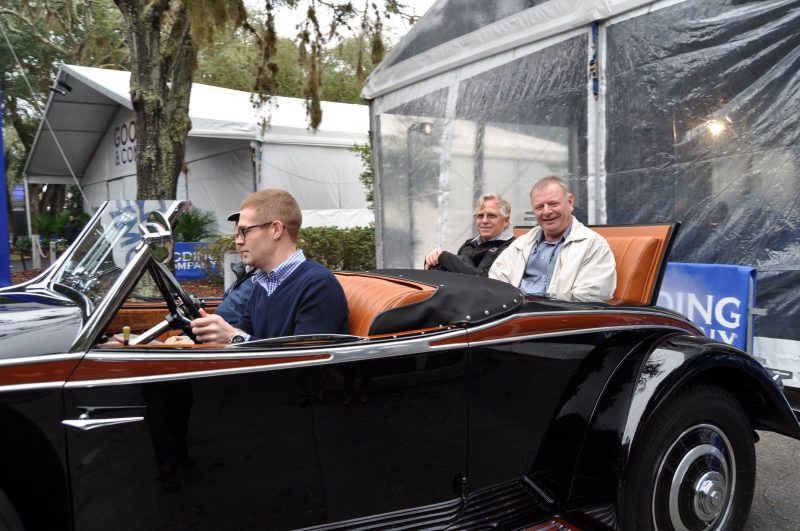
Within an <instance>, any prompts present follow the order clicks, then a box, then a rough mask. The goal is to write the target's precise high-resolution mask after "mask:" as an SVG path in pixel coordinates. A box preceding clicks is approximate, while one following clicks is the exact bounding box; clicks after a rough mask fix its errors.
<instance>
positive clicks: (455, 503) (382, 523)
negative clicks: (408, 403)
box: [302, 479, 570, 531]
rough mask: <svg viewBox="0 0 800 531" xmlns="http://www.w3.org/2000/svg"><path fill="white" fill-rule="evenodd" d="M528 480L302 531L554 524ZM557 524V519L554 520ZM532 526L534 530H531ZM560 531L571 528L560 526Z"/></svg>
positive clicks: (512, 530) (436, 530)
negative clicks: (437, 502)
mask: <svg viewBox="0 0 800 531" xmlns="http://www.w3.org/2000/svg"><path fill="white" fill-rule="evenodd" d="M537 491H538V489H535V488H534V486H533V485H532V484H531V483H530V482H529V481H528V480H527V479H520V480H516V481H512V482H509V483H504V484H501V485H496V486H493V487H488V488H486V489H482V490H480V491H477V492H475V493H473V494H472V495H471V496H470V497H469V498H468V499H467V502H466V504H465V505H464V504H462V503H461V500H458V499H455V500H451V501H447V502H443V503H439V504H435V505H428V506H426V507H418V508H415V509H407V510H402V511H395V512H391V513H385V514H381V515H377V516H370V517H365V518H358V519H354V520H346V521H343V522H336V523H332V524H325V525H321V526H315V527H307V528H304V529H303V530H302V531H346V530H347V531H349V530H355V529H358V530H359V531H389V530H391V531H423V530H424V531H444V530H446V529H453V530H455V529H458V530H459V531H461V530H463V531H478V530H481V531H485V530H486V529H491V530H493V531H503V530H505V531H516V530H522V529H559V527H543V528H539V527H538V525H537V524H539V525H541V524H545V525H548V524H551V523H553V522H554V520H553V519H551V517H553V516H554V510H555V509H554V506H553V505H552V504H550V503H548V502H547V500H545V499H544V497H543V496H542V495H540V494H539V493H538V492H537ZM556 521H557V520H556ZM534 526H535V527H534ZM560 529H570V528H569V527H560Z"/></svg>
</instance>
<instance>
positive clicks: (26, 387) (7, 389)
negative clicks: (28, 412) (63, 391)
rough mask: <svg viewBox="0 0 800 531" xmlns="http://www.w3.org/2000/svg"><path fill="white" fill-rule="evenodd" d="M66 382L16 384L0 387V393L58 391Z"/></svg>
mask: <svg viewBox="0 0 800 531" xmlns="http://www.w3.org/2000/svg"><path fill="white" fill-rule="evenodd" d="M65 383H66V382H64V381H63V380H61V381H58V382H46V383H34V384H18V385H0V393H11V392H15V391H36V390H39V389H60V388H62V387H63V386H64V384H65Z"/></svg>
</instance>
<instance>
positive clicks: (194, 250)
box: [173, 242, 218, 280]
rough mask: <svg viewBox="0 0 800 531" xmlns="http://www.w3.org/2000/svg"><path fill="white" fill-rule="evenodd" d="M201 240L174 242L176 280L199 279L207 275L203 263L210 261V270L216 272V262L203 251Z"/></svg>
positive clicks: (203, 245)
mask: <svg viewBox="0 0 800 531" xmlns="http://www.w3.org/2000/svg"><path fill="white" fill-rule="evenodd" d="M205 246H206V244H205V243H203V242H175V251H174V253H173V254H174V256H175V278H177V279H178V280H200V279H204V278H206V276H207V272H206V270H205V269H204V267H203V264H204V263H205V262H206V260H207V261H209V262H210V263H211V270H212V271H213V272H215V273H216V272H217V271H218V269H217V262H216V261H215V260H213V259H211V258H210V257H209V256H208V255H207V254H204V253H203V249H204V248H205Z"/></svg>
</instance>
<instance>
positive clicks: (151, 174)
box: [114, 0, 246, 199]
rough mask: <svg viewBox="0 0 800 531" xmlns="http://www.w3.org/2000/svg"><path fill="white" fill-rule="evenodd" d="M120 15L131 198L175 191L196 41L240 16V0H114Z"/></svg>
mask: <svg viewBox="0 0 800 531" xmlns="http://www.w3.org/2000/svg"><path fill="white" fill-rule="evenodd" d="M114 2H115V3H116V4H117V7H119V9H120V12H121V13H122V17H123V19H124V20H125V28H126V31H127V36H128V47H129V49H130V56H131V82H130V83H131V104H132V105H133V110H134V113H135V114H136V175H137V182H136V185H137V198H139V199H163V198H174V197H175V196H176V191H177V185H178V176H179V175H180V173H181V171H182V170H184V169H185V168H184V166H185V162H184V155H185V150H186V136H187V133H188V132H189V129H190V128H191V122H190V120H189V97H190V93H191V88H192V81H193V79H194V72H195V69H196V67H197V46H198V44H199V43H205V42H208V41H209V40H210V39H212V38H213V34H214V32H215V31H216V30H219V29H221V28H223V27H225V26H226V25H228V24H232V25H233V26H234V27H237V26H239V25H241V24H242V23H243V22H244V21H245V16H246V12H245V9H244V5H243V4H242V2H241V0H233V1H230V2H228V1H226V0H193V1H192V2H191V6H192V8H191V9H189V4H190V2H189V1H188V0H172V1H170V0H114Z"/></svg>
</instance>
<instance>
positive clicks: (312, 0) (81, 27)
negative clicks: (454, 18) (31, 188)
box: [0, 0, 411, 199]
mask: <svg viewBox="0 0 800 531" xmlns="http://www.w3.org/2000/svg"><path fill="white" fill-rule="evenodd" d="M114 4H116V6H117V8H118V12H116V14H115V15H114V14H112V13H110V12H109V11H110V10H109V9H108V8H109V6H110V5H111V4H109V0H94V1H93V0H59V1H55V0H51V1H44V0H40V1H35V0H6V1H5V2H4V4H3V7H2V8H0V15H6V14H7V15H9V17H10V18H13V20H14V21H15V27H16V33H15V35H16V38H17V39H18V40H23V39H25V38H28V39H30V40H31V41H33V42H32V45H33V47H32V48H31V50H33V49H35V47H37V46H38V47H39V48H40V49H41V50H42V51H43V53H42V54H39V53H37V52H31V53H28V54H27V56H28V57H29V58H30V64H31V65H33V64H34V63H35V66H36V68H35V70H36V71H38V72H41V74H40V75H37V78H38V79H40V80H45V79H46V80H48V81H49V80H50V78H51V75H50V72H49V70H50V69H51V68H52V65H53V64H54V63H55V62H57V61H58V60H65V61H69V62H72V63H76V64H81V65H89V66H106V65H109V66H114V67H119V66H124V65H123V64H122V63H123V62H124V63H125V64H127V65H128V66H129V67H130V70H131V102H132V104H133V108H134V112H135V114H136V124H137V142H136V166H137V190H138V194H137V195H138V197H139V198H140V199H151V198H173V197H175V196H176V189H177V182H178V176H179V175H180V173H181V171H182V170H184V169H185V162H184V155H185V142H186V136H187V133H188V131H189V129H190V128H191V122H190V120H189V112H188V110H189V97H190V91H191V84H192V82H193V81H194V78H195V74H196V73H197V72H198V57H199V54H200V50H202V49H204V48H205V47H207V46H211V47H212V48H210V49H213V46H215V45H214V43H215V42H216V41H215V38H216V37H217V36H218V35H220V34H224V33H225V31H228V30H235V29H236V28H241V30H240V31H241V32H245V31H246V32H249V33H250V34H251V35H253V36H255V38H256V44H255V46H256V54H255V57H256V59H257V60H256V70H255V75H254V77H255V84H254V85H253V86H252V87H253V89H254V90H255V92H257V93H258V95H259V98H258V103H260V104H264V103H266V102H267V101H268V100H269V98H270V97H271V96H273V95H276V94H286V93H294V92H295V91H298V90H299V92H300V95H301V96H302V97H304V98H306V101H307V110H308V117H309V125H310V126H311V127H312V128H314V129H316V128H317V127H318V126H319V124H320V121H321V120H322V111H321V106H320V100H321V96H322V91H323V78H324V77H325V76H326V75H328V74H330V75H331V78H332V79H336V77H337V76H339V77H340V78H345V77H347V76H350V77H351V78H353V77H355V79H356V80H363V79H364V77H365V72H366V71H368V64H369V63H370V62H371V63H372V64H377V63H378V62H379V61H380V60H381V58H382V56H383V53H384V50H385V46H384V43H383V37H382V27H383V20H384V19H385V18H386V17H391V16H401V17H404V18H407V19H410V18H411V17H409V16H408V15H407V14H405V13H404V12H403V9H404V6H403V4H401V3H400V2H397V1H396V0H384V2H383V3H382V4H381V5H382V7H378V4H375V3H372V2H371V0H365V2H364V4H363V6H362V7H357V6H356V4H354V3H353V2H352V1H350V0H347V1H342V0H264V12H263V14H264V17H263V20H262V21H261V22H258V21H256V20H253V21H252V22H248V21H247V20H246V15H247V13H246V11H245V8H244V5H243V2H242V0H230V1H227V0H191V1H190V0H114ZM278 7H288V8H290V9H304V10H305V11H304V12H305V14H306V18H305V20H304V21H303V22H302V23H301V24H300V25H299V27H298V35H297V41H296V42H297V44H296V47H293V46H289V45H288V43H286V42H285V41H283V40H281V39H279V38H278V36H277V34H276V32H275V10H276V9H277V8H278ZM111 11H113V10H111ZM325 11H327V12H328V13H329V14H330V23H329V24H327V26H326V27H325V28H324V29H323V25H322V23H321V16H320V14H321V13H323V12H325ZM120 14H121V17H122V20H123V21H124V24H121V25H122V26H124V28H125V31H124V32H120V31H119V29H118V28H119V26H120V24H118V25H116V26H115V25H114V24H113V22H112V21H113V20H114V16H116V17H119V16H120ZM3 20H6V17H5V16H4V17H3ZM117 20H118V18H117ZM95 27H98V28H100V29H102V31H97V32H95ZM53 28H55V29H53ZM354 29H355V30H357V35H358V37H357V39H356V40H355V41H354V42H356V44H354V45H352V51H351V52H348V53H349V54H350V55H349V56H350V57H351V58H353V59H354V62H355V65H354V66H353V67H352V70H347V68H345V66H346V65H345V64H344V63H343V62H342V61H336V60H330V58H331V57H332V56H331V55H328V53H327V52H326V48H325V47H326V45H327V44H329V43H332V42H334V41H335V40H336V41H340V40H341V35H342V32H343V31H352V30H354ZM26 32H28V33H30V35H27V36H26ZM242 34H244V33H242ZM103 43H106V45H103ZM20 44H22V43H20ZM125 44H127V49H128V51H129V54H130V55H129V58H128V59H127V60H126V61H122V60H121V59H120V57H119V52H120V50H122V49H124V45H125ZM23 47H24V46H23ZM345 47H347V46H345ZM282 49H283V50H284V51H287V50H296V53H297V59H298V62H297V63H296V65H297V66H289V63H288V62H286V61H285V60H284V58H283V57H282V56H281V50H282ZM367 49H369V57H370V59H369V60H367V59H365V58H366V57H367ZM69 52H74V53H73V54H72V55H69ZM284 57H285V56H284ZM42 58H44V59H42ZM232 59H233V58H232ZM236 60H237V61H238V60H239V58H237V59H236ZM231 64H234V63H231ZM216 65H217V66H218V67H221V66H222V65H224V61H218V62H217V63H216ZM23 68H24V67H23ZM348 68H349V67H348ZM293 69H296V70H297V71H298V72H299V73H300V75H299V76H294V75H287V74H288V73H290V72H291V70H293ZM32 70H33V69H32ZM209 72H211V71H209ZM218 72H219V70H218ZM347 72H349V73H347ZM298 79H299V80H302V82H301V83H298V82H297V80H298ZM199 80H200V81H206V82H207V80H206V79H203V78H200V79H199ZM242 81H243V80H242V79H241V78H239V79H237V80H236V82H237V83H241V82H242ZM298 84H299V85H300V86H299V87H298V86H297V85H298ZM339 86H340V88H341V90H339V89H337V90H336V91H335V93H334V91H333V90H332V91H331V92H332V94H331V96H335V97H337V98H338V97H341V98H347V99H350V100H353V99H357V98H358V96H357V92H358V90H359V89H353V88H352V87H350V88H345V84H344V83H339ZM39 95H40V98H41V101H44V100H45V97H44V96H46V95H47V87H46V86H41V87H40V88H39ZM22 107H23V109H25V108H28V107H26V106H22ZM12 108H13V107H12ZM16 111H17V112H18V113H22V112H24V111H22V110H20V108H19V107H17V108H16ZM12 112H13V111H12ZM22 129H23V128H22V127H20V130H21V131H22ZM19 136H20V138H22V137H23V136H24V135H23V134H22V133H21V134H20V135H19ZM30 137H31V138H32V135H30Z"/></svg>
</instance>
